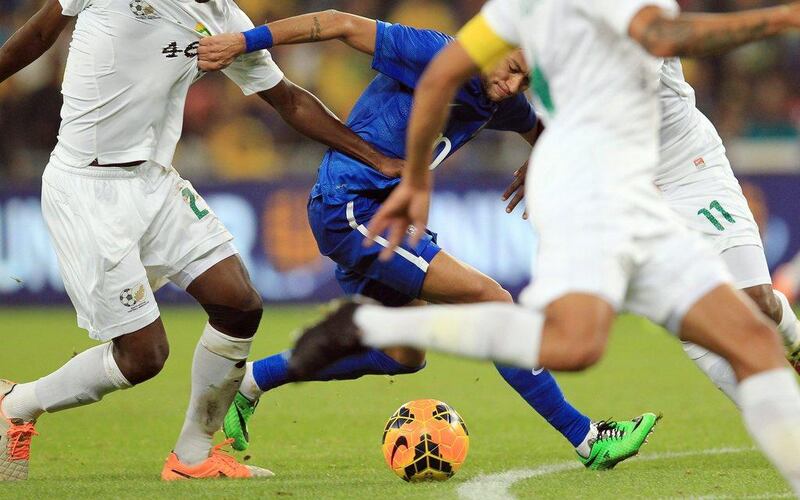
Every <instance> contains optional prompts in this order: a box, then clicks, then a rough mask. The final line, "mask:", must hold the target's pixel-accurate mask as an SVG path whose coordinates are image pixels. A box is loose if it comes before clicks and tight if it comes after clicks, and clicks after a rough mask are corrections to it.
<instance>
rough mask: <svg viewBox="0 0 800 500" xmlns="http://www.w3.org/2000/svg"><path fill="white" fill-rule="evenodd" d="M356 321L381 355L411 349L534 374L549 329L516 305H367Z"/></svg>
mask: <svg viewBox="0 0 800 500" xmlns="http://www.w3.org/2000/svg"><path fill="white" fill-rule="evenodd" d="M354 320H355V322H356V324H357V325H358V327H359V328H360V329H361V330H362V332H363V334H364V335H363V342H364V343H365V344H366V345H368V346H370V347H374V348H377V349H383V348H386V347H395V346H408V347H415V348H417V349H424V350H433V351H442V352H446V353H449V354H455V355H458V356H466V357H470V358H478V359H490V360H492V361H497V362H500V363H505V364H509V365H513V366H519V367H520V368H531V369H533V368H536V367H537V366H538V357H539V348H540V346H541V338H542V326H543V324H544V317H543V316H542V314H541V313H539V312H535V311H529V310H527V309H524V308H522V307H519V306H515V305H513V304H471V305H458V306H428V307H412V308H402V309H389V308H384V307H379V306H371V305H368V306H362V307H360V308H358V310H357V311H356V314H355V317H354Z"/></svg>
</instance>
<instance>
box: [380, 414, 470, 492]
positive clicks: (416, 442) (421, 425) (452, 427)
mask: <svg viewBox="0 0 800 500" xmlns="http://www.w3.org/2000/svg"><path fill="white" fill-rule="evenodd" d="M468 450H469V432H467V426H466V425H465V424H464V421H463V420H461V416H459V414H458V413H456V411H455V410H454V409H453V408H451V407H450V406H448V405H447V404H445V403H442V402H441V401H437V400H435V399H418V400H416V401H410V402H408V403H406V404H404V405H403V406H401V407H400V409H398V410H397V411H396V412H394V415H392V417H391V418H390V419H389V421H388V422H387V423H386V428H385V429H384V431H383V457H384V458H385V459H386V463H387V464H388V465H389V468H390V469H392V471H394V473H395V474H397V475H398V476H400V478H402V479H403V480H405V481H411V482H417V481H426V480H435V481H445V480H447V479H450V478H451V477H453V474H455V473H456V472H457V471H458V469H460V468H461V466H462V465H463V464H464V460H465V459H466V458H467V451H468Z"/></svg>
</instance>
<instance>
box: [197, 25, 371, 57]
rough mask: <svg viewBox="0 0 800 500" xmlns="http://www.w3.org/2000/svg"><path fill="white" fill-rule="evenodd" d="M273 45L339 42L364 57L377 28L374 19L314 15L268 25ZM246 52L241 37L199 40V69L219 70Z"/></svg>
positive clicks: (239, 34) (240, 35)
mask: <svg viewBox="0 0 800 500" xmlns="http://www.w3.org/2000/svg"><path fill="white" fill-rule="evenodd" d="M267 26H269V29H270V31H272V39H273V43H274V44H275V46H278V45H292V44H298V43H315V42H324V41H327V40H341V41H342V42H344V43H346V44H347V45H349V46H350V47H352V48H354V49H356V50H358V51H359V52H363V53H365V54H368V55H373V54H374V53H375V37H376V36H377V32H378V25H377V23H376V22H375V20H374V19H367V18H366V17H361V16H356V15H354V14H348V13H345V12H339V11H336V10H326V11H323V12H314V13H311V14H304V15H302V16H296V17H289V18H287V19H281V20H280V21H275V22H272V23H269V24H268V25H267ZM245 52H246V46H245V40H244V35H243V34H241V33H224V34H222V35H216V36H211V37H206V38H203V39H202V40H200V47H199V48H198V59H199V68H200V69H201V70H203V71H219V70H221V69H225V68H227V67H228V66H230V65H231V64H232V63H233V61H235V60H236V58H237V57H239V56H240V55H242V54H244V53H245Z"/></svg>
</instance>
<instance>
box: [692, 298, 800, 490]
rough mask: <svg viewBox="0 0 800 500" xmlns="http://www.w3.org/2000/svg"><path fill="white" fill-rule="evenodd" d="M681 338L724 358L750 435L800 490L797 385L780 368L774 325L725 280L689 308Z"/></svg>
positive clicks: (783, 363)
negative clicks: (731, 369)
mask: <svg viewBox="0 0 800 500" xmlns="http://www.w3.org/2000/svg"><path fill="white" fill-rule="evenodd" d="M681 338H682V339H684V340H688V341H691V342H694V343H696V344H698V345H701V346H703V347H705V348H707V349H710V350H711V351H713V352H716V353H717V354H720V355H721V356H723V357H724V358H725V359H727V360H728V362H729V363H730V365H731V367H732V368H733V371H734V373H735V374H736V377H737V379H738V380H739V403H740V405H741V408H742V416H743V418H744V421H745V424H746V425H747V428H748V430H749V431H750V434H751V435H752V436H753V439H754V440H755V441H756V443H758V445H759V446H760V448H761V449H762V450H763V451H764V453H765V455H766V456H767V457H768V458H769V459H770V460H771V461H772V463H773V464H775V466H776V467H777V468H778V470H779V471H780V472H781V473H782V474H783V476H784V477H785V478H786V479H787V480H788V481H789V482H790V484H791V485H792V487H793V488H794V490H795V492H796V493H798V494H800V461H798V460H797V450H799V449H800V389H798V386H797V382H796V380H795V378H794V375H793V373H792V371H791V370H790V369H788V368H786V361H785V359H784V357H783V349H782V347H781V342H780V339H779V336H778V334H777V331H776V330H775V329H774V327H772V326H771V325H770V323H769V322H768V321H767V320H766V318H764V317H763V315H761V314H760V312H759V311H758V310H756V308H755V306H754V305H753V304H752V302H750V301H748V300H744V298H743V296H742V295H740V292H737V291H736V290H734V289H733V288H732V287H730V286H727V285H726V286H721V287H718V288H716V289H714V290H713V291H711V292H710V293H708V294H707V295H706V296H704V297H703V298H702V299H700V301H698V302H697V303H696V304H695V305H694V306H693V307H692V308H691V309H690V310H689V312H688V313H687V314H686V316H685V317H684V319H683V322H682V324H681Z"/></svg>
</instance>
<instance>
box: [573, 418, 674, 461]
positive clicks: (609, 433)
mask: <svg viewBox="0 0 800 500" xmlns="http://www.w3.org/2000/svg"><path fill="white" fill-rule="evenodd" d="M660 419H661V416H660V415H658V416H656V415H655V414H653V413H645V414H644V415H641V416H639V417H636V418H634V419H633V420H625V421H622V422H616V421H614V420H601V421H600V422H596V423H595V424H594V425H595V427H596V429H597V436H596V437H595V439H594V442H593V443H592V445H591V446H592V448H591V452H590V453H589V456H588V457H586V458H584V457H582V456H580V455H578V459H579V460H580V461H581V463H583V465H584V466H585V467H586V468H587V469H592V470H608V469H613V468H614V466H616V465H617V464H618V463H620V462H622V461H623V460H627V459H628V458H631V457H632V456H634V455H637V454H638V453H639V450H640V449H641V448H642V446H644V444H645V443H646V442H647V441H646V440H647V436H649V435H650V433H651V432H653V428H654V427H655V426H656V423H658V421H659V420H660Z"/></svg>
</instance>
